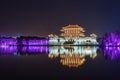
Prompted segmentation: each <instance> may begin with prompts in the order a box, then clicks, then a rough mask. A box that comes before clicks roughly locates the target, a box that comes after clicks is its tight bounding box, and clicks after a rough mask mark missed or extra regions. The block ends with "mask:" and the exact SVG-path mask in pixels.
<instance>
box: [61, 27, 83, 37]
mask: <svg viewBox="0 0 120 80" xmlns="http://www.w3.org/2000/svg"><path fill="white" fill-rule="evenodd" d="M60 31H62V32H63V33H61V35H60V36H62V37H65V38H79V37H84V36H85V35H84V32H85V30H84V29H83V28H82V27H81V26H78V25H68V26H65V27H63V28H62V29H61V30H60Z"/></svg>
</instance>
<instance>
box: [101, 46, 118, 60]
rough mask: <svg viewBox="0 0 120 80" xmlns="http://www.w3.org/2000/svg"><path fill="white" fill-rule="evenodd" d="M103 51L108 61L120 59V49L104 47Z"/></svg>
mask: <svg viewBox="0 0 120 80" xmlns="http://www.w3.org/2000/svg"><path fill="white" fill-rule="evenodd" d="M102 51H103V53H104V56H105V57H106V59H110V60H116V59H120V47H103V48H102Z"/></svg>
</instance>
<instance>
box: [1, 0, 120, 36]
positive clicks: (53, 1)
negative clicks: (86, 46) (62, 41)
mask: <svg viewBox="0 0 120 80" xmlns="http://www.w3.org/2000/svg"><path fill="white" fill-rule="evenodd" d="M69 24H78V25H81V26H83V27H84V28H85V30H86V35H89V34H90V33H96V34H97V35H98V36H102V35H103V34H104V33H105V32H112V31H120V0H36V1H35V0H33V1H30V0H28V1H25V0H23V1H22V0H14V1H12V0H0V35H8V36H15V35H29V36H30V35H31V36H47V35H48V34H50V33H53V34H57V35H59V34H60V29H61V28H62V27H64V26H66V25H69Z"/></svg>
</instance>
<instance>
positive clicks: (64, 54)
mask: <svg viewBox="0 0 120 80" xmlns="http://www.w3.org/2000/svg"><path fill="white" fill-rule="evenodd" d="M96 52H97V47H94V46H93V47H89V46H71V47H68V48H66V47H63V46H62V47H59V46H58V47H57V46H55V47H50V49H49V55H48V57H49V58H56V57H60V58H61V60H60V62H61V63H62V65H66V66H69V67H78V66H80V65H82V64H84V62H85V61H86V60H85V56H90V58H92V59H94V58H95V57H96V56H97V53H96Z"/></svg>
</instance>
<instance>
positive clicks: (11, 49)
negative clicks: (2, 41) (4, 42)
mask: <svg viewBox="0 0 120 80" xmlns="http://www.w3.org/2000/svg"><path fill="white" fill-rule="evenodd" d="M16 52H17V46H2V47H0V55H14V53H16Z"/></svg>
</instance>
